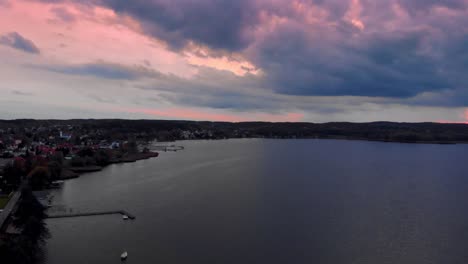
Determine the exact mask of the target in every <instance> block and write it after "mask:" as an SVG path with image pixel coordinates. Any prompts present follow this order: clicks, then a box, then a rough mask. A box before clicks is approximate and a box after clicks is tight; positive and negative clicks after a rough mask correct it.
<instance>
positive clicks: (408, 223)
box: [47, 139, 468, 264]
mask: <svg viewBox="0 0 468 264" xmlns="http://www.w3.org/2000/svg"><path fill="white" fill-rule="evenodd" d="M177 144H178V145H183V146H185V150H184V151H180V152H176V153H162V154H161V155H160V157H158V158H156V159H150V160H145V161H140V162H137V163H132V164H117V165H112V166H109V167H107V168H106V169H104V170H103V171H101V172H97V173H91V174H86V175H83V176H82V177H80V178H78V179H75V180H70V181H67V182H66V183H65V185H64V188H63V189H61V190H58V191H56V193H55V200H54V203H55V204H61V205H64V206H66V208H73V210H75V211H76V210H78V211H79V210H93V211H96V210H113V209H125V210H128V211H129V212H131V213H132V214H134V215H136V217H137V219H136V220H135V221H123V220H122V218H121V217H120V216H97V217H84V218H69V219H49V220H47V224H48V226H49V229H50V231H51V233H52V238H51V239H50V240H49V241H48V245H47V258H48V259H47V263H51V264H62V263H69V264H75V263H76V264H78V263H102V264H107V263H109V264H110V263H118V262H119V261H120V259H119V256H120V253H121V252H122V251H123V250H126V251H128V253H129V258H128V260H127V263H138V264H143V263H165V264H171V263H174V264H185V263H204V264H207V263H221V264H224V263H233V264H246V263H267V264H272V263H318V264H321V263H333V264H350V263H356V264H358V263H359V264H366V263H369V264H375V263H379V264H386V263H399V264H405V263H408V264H416V263H425V264H427V263H429V264H430V263H450V264H457V263H460V264H462V263H468V173H467V171H468V162H467V161H468V155H467V154H468V145H419V144H398V143H380V142H366V141H341V140H262V139H244V140H240V139H239V140H237V139H236V140H222V141H183V142H177Z"/></svg>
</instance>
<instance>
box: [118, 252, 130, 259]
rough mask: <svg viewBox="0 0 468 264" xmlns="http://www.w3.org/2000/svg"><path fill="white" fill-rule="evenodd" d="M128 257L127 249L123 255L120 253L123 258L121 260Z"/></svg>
mask: <svg viewBox="0 0 468 264" xmlns="http://www.w3.org/2000/svg"><path fill="white" fill-rule="evenodd" d="M127 257H128V253H127V251H125V252H124V253H122V255H120V259H121V260H126V259H127Z"/></svg>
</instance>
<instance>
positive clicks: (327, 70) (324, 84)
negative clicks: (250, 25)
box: [255, 26, 453, 97]
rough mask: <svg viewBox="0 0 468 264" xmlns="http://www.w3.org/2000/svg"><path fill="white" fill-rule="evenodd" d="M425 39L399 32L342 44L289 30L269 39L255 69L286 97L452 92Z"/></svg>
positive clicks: (262, 49) (281, 30) (261, 51)
mask: <svg viewBox="0 0 468 264" xmlns="http://www.w3.org/2000/svg"><path fill="white" fill-rule="evenodd" d="M323 34H326V33H323ZM425 37H426V35H425V33H424V32H393V33H392V34H388V35H380V34H372V35H369V36H366V39H365V41H363V43H347V41H346V40H345V39H343V41H342V42H341V43H340V42H337V41H336V39H334V38H329V39H327V37H324V36H323V35H322V36H320V37H318V38H315V37H310V36H308V34H307V32H305V31H303V29H302V27H301V26H299V28H296V27H285V28H282V29H279V30H278V31H277V32H276V33H275V34H273V35H270V36H269V38H267V39H265V41H264V42H263V43H262V45H261V48H260V49H259V50H258V54H257V57H256V60H255V63H256V64H257V65H258V66H259V67H260V68H262V69H264V70H265V72H266V75H267V79H268V81H269V84H270V85H271V86H272V87H273V88H274V89H275V90H276V91H278V92H280V93H284V94H294V95H327V96H343V95H352V96H378V97H412V96H415V95H417V94H419V93H421V92H424V91H437V90H443V89H448V88H452V86H453V84H452V83H451V82H450V81H449V80H447V75H446V74H444V73H443V72H442V70H441V67H442V65H441V64H440V61H438V60H437V59H436V58H433V57H432V55H431V54H424V53H422V52H421V47H422V44H423V41H424V38H425ZM285 40H287V41H285ZM363 40H364V39H363Z"/></svg>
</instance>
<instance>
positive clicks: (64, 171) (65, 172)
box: [59, 152, 159, 180]
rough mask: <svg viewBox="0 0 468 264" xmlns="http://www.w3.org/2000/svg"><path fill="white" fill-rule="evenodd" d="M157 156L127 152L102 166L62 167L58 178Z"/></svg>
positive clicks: (74, 176) (65, 178)
mask: <svg viewBox="0 0 468 264" xmlns="http://www.w3.org/2000/svg"><path fill="white" fill-rule="evenodd" d="M158 156H159V153H158V152H147V153H135V154H128V155H127V156H125V157H121V158H117V159H112V160H110V161H109V162H108V163H107V164H105V165H103V166H83V167H67V168H63V169H62V173H61V175H60V179H59V180H70V179H76V178H79V177H80V176H81V175H82V174H85V173H91V172H98V171H101V170H103V169H104V168H106V167H107V166H109V165H112V164H121V163H133V162H137V161H139V160H147V159H151V158H156V157H158Z"/></svg>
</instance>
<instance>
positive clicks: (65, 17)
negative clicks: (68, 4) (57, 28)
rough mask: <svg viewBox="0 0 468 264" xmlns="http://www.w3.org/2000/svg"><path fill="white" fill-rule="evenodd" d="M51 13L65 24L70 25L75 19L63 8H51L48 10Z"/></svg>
mask: <svg viewBox="0 0 468 264" xmlns="http://www.w3.org/2000/svg"><path fill="white" fill-rule="evenodd" d="M50 11H51V12H52V13H54V14H55V16H56V17H57V18H58V19H59V20H60V21H62V22H65V23H72V22H75V20H76V17H75V15H73V14H72V13H70V11H68V9H66V8H63V7H53V8H51V9H50Z"/></svg>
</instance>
